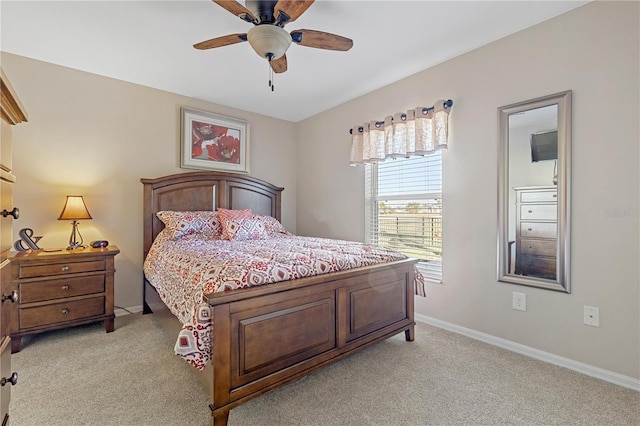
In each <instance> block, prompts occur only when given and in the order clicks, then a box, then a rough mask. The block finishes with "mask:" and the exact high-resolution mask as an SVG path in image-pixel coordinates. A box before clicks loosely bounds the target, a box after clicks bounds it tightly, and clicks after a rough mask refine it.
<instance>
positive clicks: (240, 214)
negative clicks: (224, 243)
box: [218, 209, 253, 240]
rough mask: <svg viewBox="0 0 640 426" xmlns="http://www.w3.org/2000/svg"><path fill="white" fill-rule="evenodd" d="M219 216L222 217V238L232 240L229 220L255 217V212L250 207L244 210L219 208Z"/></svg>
mask: <svg viewBox="0 0 640 426" xmlns="http://www.w3.org/2000/svg"><path fill="white" fill-rule="evenodd" d="M218 217H219V218H220V224H221V225H222V238H223V239H225V240H231V239H232V238H231V236H230V235H229V233H228V229H229V226H228V224H227V222H229V221H232V220H238V219H250V218H252V217H253V213H252V212H251V210H250V209H244V210H228V209H218Z"/></svg>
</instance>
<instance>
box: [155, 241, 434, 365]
mask: <svg viewBox="0 0 640 426" xmlns="http://www.w3.org/2000/svg"><path fill="white" fill-rule="evenodd" d="M164 232H165V231H162V232H161V233H160V234H159V235H158V237H157V238H156V240H155V241H154V243H153V246H152V247H151V249H150V251H149V254H148V256H147V258H146V260H145V263H144V274H145V277H146V279H147V280H148V281H149V282H150V283H151V285H153V286H154V287H155V288H156V290H157V291H158V294H159V295H160V297H161V298H162V300H163V301H164V303H165V304H166V305H167V306H168V307H169V309H170V310H171V312H172V313H173V314H174V315H175V316H176V317H178V319H179V320H180V322H181V323H182V324H183V327H182V330H181V332H180V334H179V336H178V341H177V342H176V346H175V351H176V354H178V355H179V356H181V357H183V358H184V359H185V360H186V361H187V362H189V363H190V364H192V365H193V366H194V367H196V368H197V369H199V370H202V369H204V367H205V366H206V364H207V362H208V361H209V354H210V353H211V336H212V333H211V331H212V326H213V325H212V324H211V321H210V319H209V309H208V306H207V305H206V304H205V303H203V295H204V294H209V293H214V292H221V291H226V290H232V289H237V288H245V287H251V286H256V285H261V284H268V283H274V282H279V281H286V280H293V279H296V278H302V277H309V276H313V275H319V274H327V273H331V272H337V271H342V270H346V269H351V268H357V267H361V266H368V265H373V264H376V263H384V262H390V261H394V260H400V259H404V258H406V256H404V255H402V254H401V253H398V252H396V251H393V250H389V249H386V248H383V247H380V246H376V245H372V244H364V243H356V242H351V241H342V240H331V239H324V238H314V237H299V236H294V235H284V234H283V235H281V236H278V237H274V238H268V239H258V240H245V241H227V240H217V239H210V238H203V237H202V236H199V235H187V236H184V237H182V238H180V239H177V240H176V239H174V238H170V237H169V236H168V235H163V234H164ZM416 286H418V288H417V290H416V292H417V293H418V294H421V295H423V294H424V278H423V277H422V275H421V274H420V273H419V272H418V271H417V270H416Z"/></svg>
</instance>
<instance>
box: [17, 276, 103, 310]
mask: <svg viewBox="0 0 640 426" xmlns="http://www.w3.org/2000/svg"><path fill="white" fill-rule="evenodd" d="M104 281H105V277H104V274H101V275H92V276H88V277H75V278H60V279H56V280H49V281H41V282H30V283H20V303H31V302H40V301H45V300H51V299H61V298H64V297H72V296H82V295H84V294H93V293H102V292H104Z"/></svg>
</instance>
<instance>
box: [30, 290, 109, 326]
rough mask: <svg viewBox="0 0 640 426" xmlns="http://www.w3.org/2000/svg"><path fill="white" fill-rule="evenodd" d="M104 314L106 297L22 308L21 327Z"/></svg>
mask: <svg viewBox="0 0 640 426" xmlns="http://www.w3.org/2000/svg"><path fill="white" fill-rule="evenodd" d="M103 314H104V297H94V298H91V299H84V300H75V301H73V302H62V303H56V304H53V305H46V306H39V307H37V308H23V309H20V328H21V329H26V328H33V327H39V326H46V325H51V324H55V323H62V322H69V321H74V320H77V319H82V318H87V317H94V316H98V315H103Z"/></svg>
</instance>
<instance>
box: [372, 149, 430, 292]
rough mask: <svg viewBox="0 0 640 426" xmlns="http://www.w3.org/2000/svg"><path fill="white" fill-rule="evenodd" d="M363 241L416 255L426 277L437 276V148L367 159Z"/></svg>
mask: <svg viewBox="0 0 640 426" xmlns="http://www.w3.org/2000/svg"><path fill="white" fill-rule="evenodd" d="M365 197H366V200H365V204H366V207H365V216H366V219H365V223H366V226H367V229H366V233H365V234H366V235H365V237H366V239H367V242H371V243H375V244H379V245H382V246H385V247H388V248H390V249H393V250H397V251H399V252H401V253H403V254H404V255H406V256H408V257H414V258H417V259H419V260H420V262H419V264H418V268H419V269H420V271H421V272H422V273H423V275H424V276H425V277H427V278H431V279H433V280H438V281H440V280H441V279H442V151H441V150H438V151H435V152H434V153H432V154H429V155H426V156H422V157H421V156H416V157H411V158H402V159H397V160H387V161H383V162H377V163H371V164H367V166H366V171H365Z"/></svg>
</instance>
